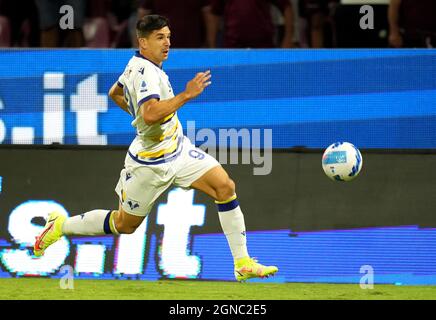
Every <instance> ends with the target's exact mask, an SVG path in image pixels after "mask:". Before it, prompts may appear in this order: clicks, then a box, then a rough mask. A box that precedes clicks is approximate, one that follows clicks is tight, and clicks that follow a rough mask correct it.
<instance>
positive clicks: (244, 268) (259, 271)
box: [235, 257, 279, 281]
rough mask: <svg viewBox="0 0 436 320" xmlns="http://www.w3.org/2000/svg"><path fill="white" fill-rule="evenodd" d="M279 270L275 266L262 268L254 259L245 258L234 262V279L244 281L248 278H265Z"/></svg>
mask: <svg viewBox="0 0 436 320" xmlns="http://www.w3.org/2000/svg"><path fill="white" fill-rule="evenodd" d="M277 271H279V269H278V268H277V267H276V266H264V265H262V264H260V263H258V262H257V260H256V259H253V258H250V257H246V258H242V259H238V260H236V262H235V278H236V280H237V281H245V280H248V279H250V278H267V277H269V276H272V275H274V274H275V273H276V272H277Z"/></svg>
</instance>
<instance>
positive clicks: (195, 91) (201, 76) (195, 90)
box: [185, 70, 212, 99]
mask: <svg viewBox="0 0 436 320" xmlns="http://www.w3.org/2000/svg"><path fill="white" fill-rule="evenodd" d="M211 77H212V75H211V73H210V70H207V71H206V72H199V73H197V74H196V76H195V77H194V78H193V79H192V80H191V81H189V82H188V83H187V84H186V89H185V92H186V93H187V94H188V96H189V97H190V98H191V99H192V98H195V97H197V96H198V95H200V94H201V93H202V92H203V90H204V89H205V88H206V87H207V86H209V85H210V84H211V83H212V82H211V81H210V78H211Z"/></svg>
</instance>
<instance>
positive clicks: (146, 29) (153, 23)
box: [136, 14, 169, 38]
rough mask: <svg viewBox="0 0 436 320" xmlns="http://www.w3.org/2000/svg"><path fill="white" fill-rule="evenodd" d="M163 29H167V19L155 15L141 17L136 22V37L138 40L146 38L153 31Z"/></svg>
mask: <svg viewBox="0 0 436 320" xmlns="http://www.w3.org/2000/svg"><path fill="white" fill-rule="evenodd" d="M164 27H169V21H168V19H167V18H165V17H163V16H160V15H157V14H151V15H148V16H143V17H142V18H141V19H139V20H138V22H136V35H137V36H138V38H146V37H148V36H149V35H150V34H151V33H152V32H153V31H155V30H160V29H162V28H164Z"/></svg>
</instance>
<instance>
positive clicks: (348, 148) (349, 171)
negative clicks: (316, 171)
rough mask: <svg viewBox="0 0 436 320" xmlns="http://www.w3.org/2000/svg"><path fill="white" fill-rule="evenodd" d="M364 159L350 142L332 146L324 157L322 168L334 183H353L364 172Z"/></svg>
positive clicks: (325, 152)
mask: <svg viewBox="0 0 436 320" xmlns="http://www.w3.org/2000/svg"><path fill="white" fill-rule="evenodd" d="M362 164H363V159H362V155H361V154H360V151H359V149H357V148H356V147H355V146H354V145H353V144H351V143H349V142H336V143H333V144H332V145H330V146H329V147H328V148H327V149H326V150H325V151H324V154H323V156H322V168H323V169H324V172H325V174H326V175H327V177H329V178H330V179H332V180H334V181H351V180H353V179H354V178H356V177H357V175H358V174H359V172H360V170H362Z"/></svg>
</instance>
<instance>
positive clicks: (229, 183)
mask: <svg viewBox="0 0 436 320" xmlns="http://www.w3.org/2000/svg"><path fill="white" fill-rule="evenodd" d="M235 188H236V186H235V182H234V181H233V180H232V179H230V178H229V179H226V180H225V181H223V183H221V184H220V185H219V186H218V187H217V188H216V190H215V191H216V197H217V199H216V200H218V201H226V200H228V199H230V198H231V197H233V195H234V194H235Z"/></svg>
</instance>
